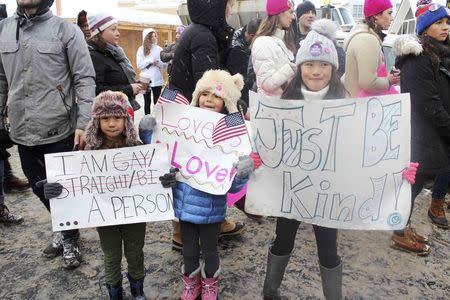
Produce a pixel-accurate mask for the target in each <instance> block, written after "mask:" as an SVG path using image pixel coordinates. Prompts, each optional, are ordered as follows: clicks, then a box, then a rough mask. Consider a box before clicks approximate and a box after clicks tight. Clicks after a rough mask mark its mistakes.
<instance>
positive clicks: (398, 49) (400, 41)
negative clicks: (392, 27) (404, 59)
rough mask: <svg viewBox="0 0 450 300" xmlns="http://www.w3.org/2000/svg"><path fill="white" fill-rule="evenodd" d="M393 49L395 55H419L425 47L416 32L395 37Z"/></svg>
mask: <svg viewBox="0 0 450 300" xmlns="http://www.w3.org/2000/svg"><path fill="white" fill-rule="evenodd" d="M392 51H393V52H394V54H395V56H404V55H414V56H418V55H420V54H421V53H422V52H423V48H422V45H421V44H420V42H419V39H418V38H417V36H416V35H415V34H404V35H400V36H399V37H398V38H396V39H395V41H394V43H393V44H392Z"/></svg>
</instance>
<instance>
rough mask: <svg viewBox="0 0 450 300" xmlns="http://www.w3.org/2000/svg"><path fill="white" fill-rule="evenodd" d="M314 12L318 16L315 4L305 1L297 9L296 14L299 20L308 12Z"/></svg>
mask: <svg viewBox="0 0 450 300" xmlns="http://www.w3.org/2000/svg"><path fill="white" fill-rule="evenodd" d="M310 10H312V11H313V12H314V14H316V7H315V6H314V4H313V3H312V2H310V1H305V2H303V3H300V4H299V5H298V6H297V8H296V9H295V13H296V14H297V20H298V19H299V18H300V17H301V16H302V15H303V14H305V13H307V12H308V11H310Z"/></svg>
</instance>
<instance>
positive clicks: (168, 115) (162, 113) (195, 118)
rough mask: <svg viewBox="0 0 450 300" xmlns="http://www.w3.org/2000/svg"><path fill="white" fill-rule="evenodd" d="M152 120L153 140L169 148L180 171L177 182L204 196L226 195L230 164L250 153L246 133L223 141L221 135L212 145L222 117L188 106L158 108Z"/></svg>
mask: <svg viewBox="0 0 450 300" xmlns="http://www.w3.org/2000/svg"><path fill="white" fill-rule="evenodd" d="M154 116H155V118H156V123H157V125H156V127H155V129H154V132H153V137H152V140H153V142H163V143H167V144H168V145H169V151H170V155H171V164H172V166H174V167H177V168H179V169H180V173H179V174H180V175H179V176H178V177H177V179H178V180H179V181H182V182H186V183H187V184H189V185H190V186H192V187H194V188H196V189H198V190H201V191H203V192H207V193H210V194H214V195H224V194H226V193H227V192H228V190H229V189H230V187H231V183H232V182H233V179H234V176H235V173H236V170H235V169H234V168H233V163H235V162H237V161H238V158H239V156H241V155H248V154H249V153H250V151H251V146H250V141H249V137H248V135H247V133H246V132H245V131H244V133H243V134H240V135H238V136H233V135H232V137H230V138H226V139H224V135H223V131H222V134H221V135H220V137H221V138H220V139H218V142H217V143H214V142H213V135H214V133H217V132H218V131H217V128H219V127H218V124H219V126H220V124H221V123H222V121H223V118H224V115H223V114H219V113H215V112H211V111H209V110H206V109H200V108H196V107H192V106H187V105H179V104H164V105H157V106H155V109H154ZM244 126H245V125H244ZM240 133H242V131H241V132H240ZM225 134H226V132H225Z"/></svg>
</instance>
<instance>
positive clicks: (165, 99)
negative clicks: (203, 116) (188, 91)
mask: <svg viewBox="0 0 450 300" xmlns="http://www.w3.org/2000/svg"><path fill="white" fill-rule="evenodd" d="M164 103H178V104H185V105H189V100H188V99H187V98H186V97H185V96H183V94H181V93H180V92H178V91H174V90H171V89H168V88H165V89H164V90H163V92H162V93H161V95H160V96H159V98H158V102H156V104H164Z"/></svg>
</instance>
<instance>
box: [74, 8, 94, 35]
mask: <svg viewBox="0 0 450 300" xmlns="http://www.w3.org/2000/svg"><path fill="white" fill-rule="evenodd" d="M77 25H78V27H80V29H81V31H82V32H83V34H84V38H85V39H86V40H87V39H89V38H90V37H91V31H90V30H89V24H88V21H87V12H86V11H85V10H82V11H80V12H79V13H78V16H77Z"/></svg>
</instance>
